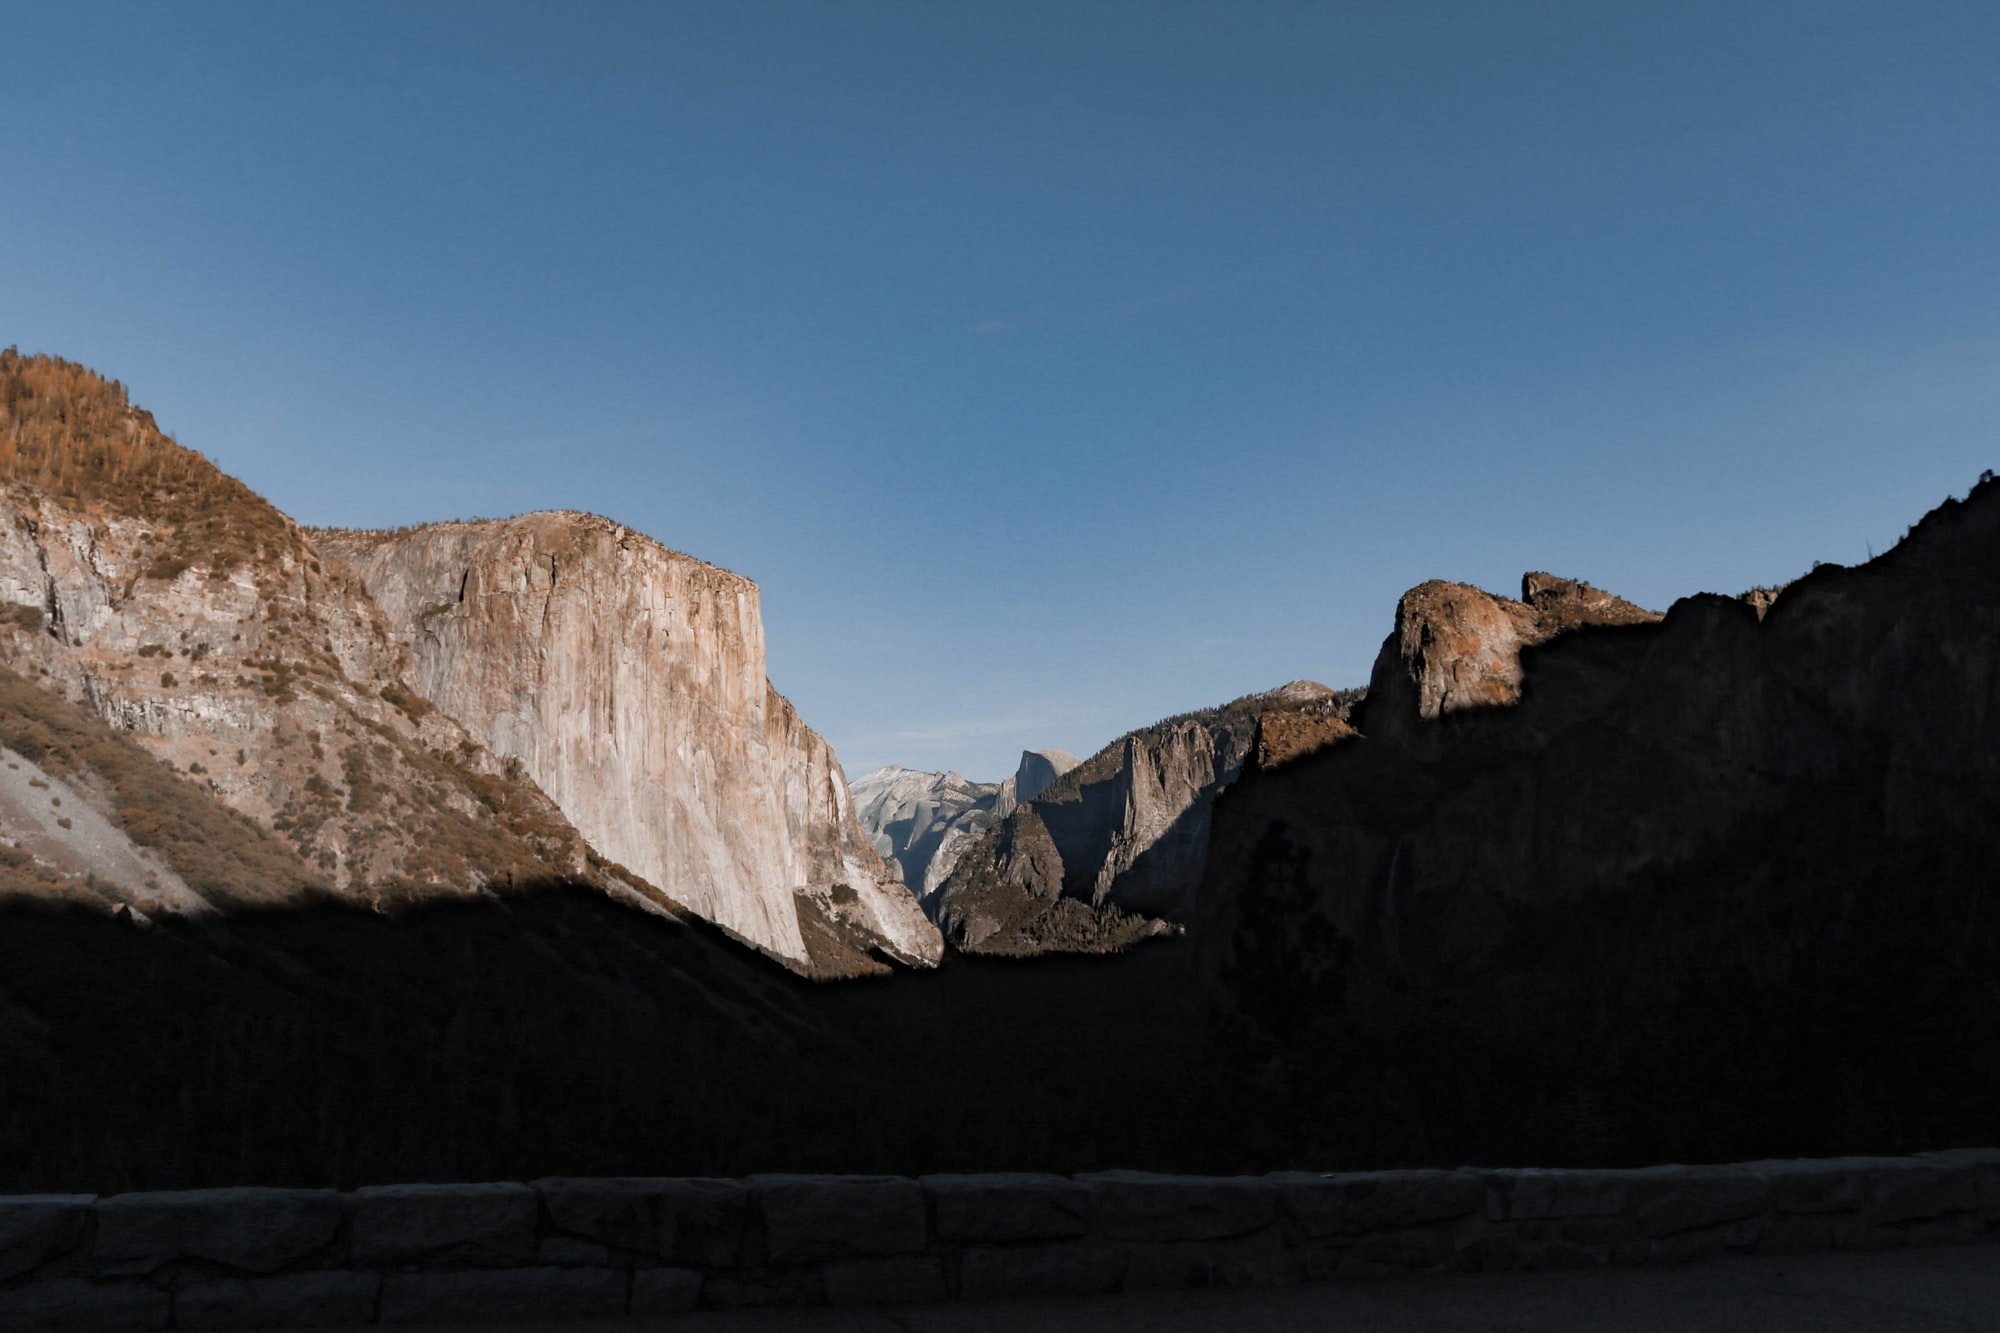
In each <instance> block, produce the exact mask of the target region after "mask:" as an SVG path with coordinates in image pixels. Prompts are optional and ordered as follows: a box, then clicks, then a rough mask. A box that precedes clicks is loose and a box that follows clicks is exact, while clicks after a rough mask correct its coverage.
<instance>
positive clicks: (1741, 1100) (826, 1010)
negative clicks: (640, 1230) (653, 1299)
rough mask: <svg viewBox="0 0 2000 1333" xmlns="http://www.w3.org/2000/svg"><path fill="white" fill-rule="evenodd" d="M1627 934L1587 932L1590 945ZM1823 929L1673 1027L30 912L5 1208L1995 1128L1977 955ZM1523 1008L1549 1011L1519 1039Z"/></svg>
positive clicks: (14, 1024) (1602, 1004) (615, 935)
mask: <svg viewBox="0 0 2000 1333" xmlns="http://www.w3.org/2000/svg"><path fill="white" fill-rule="evenodd" d="M1702 906H1703V904H1701V903H1700V902H1698V901H1696V902H1691V903H1690V904H1689V905H1688V910H1689V911H1690V912H1697V911H1699V910H1701V908H1702ZM1627 924H1630V923H1620V922H1616V921H1612V920H1609V919H1607V920H1605V921H1602V922H1599V923H1596V924H1594V925H1591V926H1588V927H1587V928H1586V929H1584V930H1583V931H1582V932H1581V933H1573V934H1571V935H1570V936H1569V937H1570V938H1572V939H1573V940H1574V941H1575V948H1576V950H1577V951H1578V952H1579V954H1584V953H1588V952H1590V950H1591V949H1592V948H1593V946H1594V945H1601V944H1602V943H1603V942H1604V940H1605V938H1606V937H1607V933H1612V934H1615V933H1619V932H1622V930H1623V928H1624V926H1625V925H1627ZM1246 929H1247V930H1251V931H1253V932H1254V930H1255V921H1254V913H1253V914H1252V923H1251V925H1249V926H1247V927H1246ZM1247 938H1248V937H1246V942H1247ZM1815 938H1816V939H1818V941H1819V943H1817V944H1815V945H1814V947H1813V948H1812V949H1811V950H1810V951H1809V952H1808V955H1807V956H1806V957H1805V958H1804V959H1803V960H1802V961H1801V962H1800V963H1799V965H1797V966H1795V967H1793V968H1791V969H1790V974H1789V977H1788V978H1787V979H1786V980H1785V981H1784V982H1783V983H1782V984H1779V985H1775V986H1774V985H1772V984H1770V979H1769V978H1760V977H1759V976H1758V975H1757V973H1756V972H1755V971H1754V970H1753V969H1749V968H1746V967H1743V966H1739V965H1738V963H1739V962H1742V961H1745V960H1748V959H1749V957H1750V951H1748V950H1740V951H1738V955H1737V956H1736V957H1733V958H1728V959H1724V960H1722V961H1720V962H1719V963H1718V965H1717V966H1715V967H1712V968H1710V967H1693V968H1688V967H1686V966H1684V965H1683V964H1681V963H1676V964H1674V965H1673V966H1672V967H1670V968H1668V969H1666V970H1667V971H1671V972H1673V973H1674V975H1675V976H1677V977H1679V978H1680V984H1678V988H1677V989H1676V990H1674V991H1673V992H1671V993H1672V994H1673V996H1674V1000H1673V1004H1672V1012H1671V1013H1668V1012H1654V1013H1651V1014H1648V1013H1646V1012H1645V1011H1646V1009H1647V1008H1648V1007H1651V1006H1656V1005H1657V1002H1658V1000H1659V998H1660V996H1661V995H1662V994H1664V993H1667V992H1662V991H1661V990H1659V989H1656V988H1655V986H1654V985H1653V983H1654V982H1656V981H1658V980H1659V979H1660V975H1659V974H1658V973H1657V970H1656V975H1654V976H1650V977H1637V978H1635V977H1632V976H1627V977H1626V978H1624V980H1625V981H1626V982H1627V983H1628V984H1627V985H1626V986H1625V987H1624V988H1623V989H1622V990H1621V989H1619V988H1618V982H1619V980H1620V978H1618V977H1617V976H1614V975H1612V973H1613V972H1614V971H1615V966H1616V964H1617V963H1618V962H1619V958H1618V957H1617V956H1614V955H1611V954H1606V955H1604V956H1603V957H1601V958H1600V959H1598V961H1596V962H1585V961H1578V962H1577V965H1576V966H1575V967H1574V968H1573V969H1572V970H1571V971H1570V972H1569V973H1567V974H1565V975H1561V976H1555V977H1551V978H1550V979H1548V980H1547V981H1546V982H1544V983H1522V984H1537V985H1540V987H1541V991H1542V993H1541V994H1539V995H1537V996H1534V997H1530V998H1529V999H1527V1000H1522V999H1521V998H1520V997H1518V996H1517V997H1514V998H1513V999H1512V1000H1507V1001H1505V1002H1501V1003H1495V1004H1493V1005H1490V1006H1487V1007H1484V1008H1482V1007H1481V1006H1479V1005H1476V1004H1474V1003H1472V1002H1471V997H1469V996H1467V995H1465V994H1463V993H1462V992H1461V993H1456V994H1454V993H1452V992H1450V991H1449V989H1446V990H1444V991H1441V992H1440V993H1439V994H1437V995H1433V996H1428V997H1421V998H1419V999H1414V1000H1412V999H1411V997H1407V996H1405V997H1401V998H1402V999H1403V1000H1405V1001H1409V1002H1408V1003H1406V1004H1403V1005H1401V1007H1397V1005H1395V1004H1385V1003H1384V997H1382V996H1380V995H1377V996H1374V997H1373V998H1370V997H1369V995H1368V991H1369V989H1370V988H1371V987H1372V986H1373V985H1374V983H1373V982H1371V981H1369V980H1367V978H1366V976H1365V974H1358V975H1357V976H1354V977H1350V978H1347V979H1346V981H1344V982H1343V981H1342V980H1340V979H1339V978H1338V976H1337V973H1336V972H1335V971H1334V970H1330V969H1324V968H1322V969H1318V970H1314V969H1301V970H1299V971H1297V972H1294V973H1292V974H1290V977H1289V979H1285V978H1284V977H1280V976H1278V975H1276V974H1274V973H1270V972H1265V973H1262V974H1261V976H1260V979H1259V980H1258V981H1257V982H1256V983H1255V984H1254V985H1253V984H1250V983H1249V982H1247V981H1244V982H1243V984H1241V985H1240V986H1238V987H1237V988H1236V989H1234V990H1230V991H1216V992H1208V993H1204V992H1203V991H1202V990H1201V989H1200V988H1199V987H1197V986H1195V985H1194V984H1192V974H1191V972H1190V963H1191V961H1192V959H1193V954H1192V952H1191V951H1190V949H1189V948H1188V947H1187V946H1186V945H1185V944H1184V943H1182V942H1179V941H1167V942H1160V943H1155V944H1151V945H1148V946H1144V947H1142V948H1140V949H1138V950H1135V951H1134V952H1132V953H1130V954H1128V955H1124V956H1122V957H1116V958H1068V959H1063V958H1045V959H1039V960H1027V961H1016V960H981V959H966V958H959V957H954V958H952V959H951V960H949V961H948V963H947V965H946V966H945V967H944V968H942V969H941V970H940V971H938V972H936V973H933V974H911V973H903V974H900V975H898V976H895V977H892V978H888V979H882V980H870V981H861V982H851V983H836V984H814V983H810V982H806V981H802V980H800V979H798V978H796V977H794V976H792V975H790V974H789V973H786V972H785V971H783V970H782V969H780V968H778V967H776V966H775V965H771V964H769V963H767V962H766V961H765V960H763V959H761V958H758V957H756V956H755V955H751V954H749V953H748V952H747V951H745V950H742V949H740V948H739V947H737V946H735V945H733V944H731V943H730V942H729V941H727V940H726V939H724V938H722V937H721V936H720V935H719V933H717V932H715V931H713V930H710V929H709V928H707V927H704V926H699V925H690V926H677V925H674V924H672V923H670V922H665V921H661V920H658V919H656V918H652V917H648V916H643V915H640V914H637V913H634V912H631V911H629V910H626V909H623V908H620V907H618V906H616V905H614V904H611V903H609V902H607V901H605V900H603V899H602V898H600V897H598V896H596V895H594V894H591V893H588V892H580V891H551V892H546V893H542V894H539V895H534V896H530V897H527V898H522V899H516V900H512V901H509V902H506V903H494V902H486V903H478V904H456V905H443V906H436V907H431V908H426V909H420V910H415V911H411V912H409V913H406V914H404V915H402V916H401V917H398V918H385V917H381V916H376V915H374V914H371V913H367V912H361V911H356V910H352V909H347V908H340V907H322V908H311V909H304V910H295V911H274V912H270V913H265V914H261V915H249V916H238V917H235V918H232V919H229V920H227V921H226V922H218V921H210V922H207V923H200V922H180V923H174V924H169V925H165V926H162V927H159V928H154V929H145V928H141V927H138V926H134V925H129V924H125V923H122V922H119V921H112V920H107V919H105V918H104V917H102V916H101V915H97V914H95V913H84V912H70V913H48V912H33V911H23V910H19V909H13V910H10V912H9V913H8V914H7V915H6V916H5V917H4V919H0V977H4V982H5V985H4V997H5V998H4V1013H0V1108H4V1109H0V1163H4V1166H3V1167H0V1190H5V1191H31V1190H32V1191H43V1190H65V1191H67V1190H85V1191H98V1192H109V1191H117V1190H127V1189H163V1188H177V1187H195V1186H211V1185H223V1184H238V1183H262V1184H279V1185H335V1186H343V1187H351V1186H354V1185H357V1184H363V1183H370V1182H385V1181H395V1180H454V1179H455V1180H481V1179H531V1178H534V1177H536V1176H540V1175H547V1174H669V1175H713V1174H728V1175H734V1174H744V1173H748V1172H752V1171H764V1170H827V1171H864V1172H873V1171H885V1172H898V1173H909V1174H915V1173H920V1172H924V1171H935V1170H1029V1169H1040V1170H1055V1171H1079V1170H1091V1169H1100V1168H1109V1167H1120V1166H1124V1167H1144V1168H1154V1169H1163V1170H1182V1171H1220V1172H1234V1171H1261V1170H1268V1169H1274V1168H1279V1167H1288V1166H1315V1167H1322V1168H1331V1167H1379V1166H1390V1165H1409V1164H1458V1163H1462V1162H1473V1163H1484V1164H1501V1163H1509V1162H1512V1163H1535V1164H1561V1163H1576V1164H1621V1163H1624V1164H1634V1163H1640V1162H1647V1161H1660V1160H1719V1159H1730V1158H1747V1157H1756V1156H1762V1155H1772V1154H1778V1155H1794V1154H1799V1155H1806V1154H1821V1153H1836V1152H1849V1151H1908V1150H1913V1149H1922V1148H1930V1147H1942V1146H1952V1145H1960V1144H1966V1143H1974V1142H1982V1141H1984V1142H1991V1141H1995V1140H2000V1132H1997V1131H2000V1114H1997V1113H1996V1107H2000V1098H1996V1089H1995V1071H1996V1069H2000V1044H1996V1041H1995V1032H1996V1029H1995V1026H1994V1023H1993V1020H1992V1014H1991V1012H1990V1010H1989V1009H1988V1008H1987V1007H1986V1005H1985V1003H1984V1002H1983V1000H1982V999H1981V998H1980V996H1979V995H1978V994H1977V993H1975V989H1974V988H1973V987H1971V986H1969V985H1968V984H1967V983H1966V979H1965V978H1964V977H1963V976H1962V975H1961V972H1960V965H1959V963H1958V962H1957V961H1956V960H1954V959H1953V958H1952V957H1951V949H1950V948H1949V947H1948V945H1947V944H1945V943H1941V942H1940V941H1939V940H1938V939H1937V937H1936V936H1935V934H1934V933H1933V932H1931V931H1930V930H1928V929H1927V928H1924V927H1920V926H1918V925H1915V924H1912V923H1910V922H1908V921H1907V920H1900V919H1899V918H1898V917H1897V914H1896V913H1895V912H1894V905H1893V903H1892V902H1889V901H1887V900H1882V901H1877V902H1874V903H1859V904H1856V905H1855V906H1854V908H1853V911H1852V913H1851V915H1850V916H1849V918H1848V919H1847V920H1846V921H1845V923H1844V924H1842V925H1841V926H1840V927H1839V928H1838V929H1833V930H1830V931H1828V932H1822V933H1820V934H1818V935H1817V936H1816V937H1815ZM1691 939H1692V940H1693V942H1694V947H1700V944H1701V938H1700V932H1699V931H1696V932H1694V933H1693V935H1692V936H1691ZM1628 953H1629V951H1628ZM1280 956H1282V955H1280ZM1328 956H1331V957H1334V958H1336V959H1338V958H1339V957H1340V956H1341V951H1340V950H1339V948H1338V945H1337V943H1336V945H1335V946H1334V948H1333V952H1332V953H1331V955H1328ZM1217 996H1227V997H1228V998H1227V1001H1226V1002H1224V1003H1218V1001H1217V998H1216V997H1217ZM1593 996H1595V997H1597V998H1596V999H1595V1000H1593V998H1592V997H1593ZM1522 1014H1535V1015H1539V1016H1540V1022H1541V1026H1540V1027H1538V1028H1536V1029H1532V1030H1525V1031H1524V1030H1520V1029H1519V1027H1518V1026H1515V1027H1512V1028H1510V1026H1509V1024H1510V1023H1513V1022H1514V1021H1515V1020H1517V1019H1518V1018H1519V1016H1520V1015H1522Z"/></svg>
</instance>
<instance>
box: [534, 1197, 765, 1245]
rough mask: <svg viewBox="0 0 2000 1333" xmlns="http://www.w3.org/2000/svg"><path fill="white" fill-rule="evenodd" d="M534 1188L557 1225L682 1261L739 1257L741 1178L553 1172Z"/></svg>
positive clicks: (743, 1209) (746, 1203) (746, 1201)
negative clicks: (584, 1175) (582, 1175)
mask: <svg viewBox="0 0 2000 1333" xmlns="http://www.w3.org/2000/svg"><path fill="white" fill-rule="evenodd" d="M535 1190H536V1192H537V1193H539V1194H540V1195H541V1197H542V1203H543V1206H545V1207H546V1208H547V1209H548V1212H549V1220H550V1221H552V1222H553V1223H555V1225H556V1228H557V1229H558V1230H560V1231H566V1232H569V1233H571V1234H573V1235H577V1236H583V1237H586V1238H588V1239H590V1240H594V1241H597V1242H599V1243H600V1244H604V1245H609V1246H613V1247H615V1248H618V1249H622V1250H630V1251H633V1252H635V1253H638V1254H642V1255H646V1256H649V1257H651V1258H654V1259H660V1260H666V1261H668V1262H673V1263H682V1264H705V1265H711V1266H715V1267H723V1266H727V1265H729V1264H733V1263H736V1262H737V1261H738V1258H739V1254H740V1250H741V1245H742V1238H743V1227H744V1221H745V1219H746V1218H747V1217H748V1216H749V1212H750V1187H749V1186H748V1185H746V1184H744V1183H743V1182H742V1181H740V1180H705V1179H698V1178H678V1177H658V1178H648V1177H612V1178H605V1179H587V1178H585V1179H568V1178H552V1179H548V1180H538V1181H536V1182H535Z"/></svg>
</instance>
